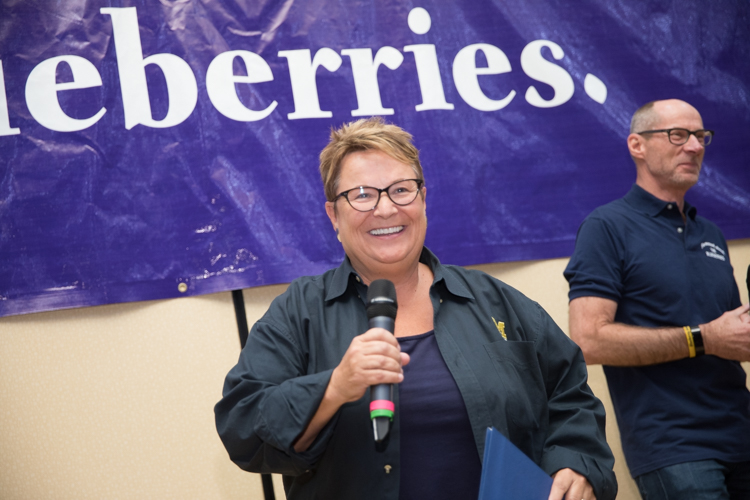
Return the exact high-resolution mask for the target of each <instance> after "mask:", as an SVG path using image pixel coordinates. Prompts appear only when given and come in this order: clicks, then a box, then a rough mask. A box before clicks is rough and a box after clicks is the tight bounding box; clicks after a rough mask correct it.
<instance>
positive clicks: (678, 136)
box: [636, 128, 714, 147]
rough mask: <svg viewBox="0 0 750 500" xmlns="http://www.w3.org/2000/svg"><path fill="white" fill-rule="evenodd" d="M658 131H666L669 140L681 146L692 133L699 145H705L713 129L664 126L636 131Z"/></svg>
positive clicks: (645, 132)
mask: <svg viewBox="0 0 750 500" xmlns="http://www.w3.org/2000/svg"><path fill="white" fill-rule="evenodd" d="M658 132H666V133H667V136H669V142H671V143H672V144H674V145H675V146H682V145H683V144H685V143H686V142H687V141H689V140H690V136H691V135H694V136H695V138H696V139H698V142H700V144H701V146H703V147H706V146H708V145H709V144H711V139H713V138H714V131H713V130H692V131H691V130H688V129H686V128H664V129H659V130H644V131H643V132H636V134H638V135H643V134H656V133H658Z"/></svg>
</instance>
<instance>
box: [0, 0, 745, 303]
mask: <svg viewBox="0 0 750 500" xmlns="http://www.w3.org/2000/svg"><path fill="white" fill-rule="evenodd" d="M748 26H750V3H748V2H746V1H740V0H736V1H729V0H724V1H716V2H711V3H708V4H707V3H705V2H701V1H699V0H680V1H677V0H675V1H671V2H669V1H667V2H629V1H624V0H622V1H610V0H582V1H579V2H561V1H553V0H525V1H523V2H501V1H497V0H496V1H494V2H493V1H485V0H439V1H438V0H435V1H431V0H425V1H423V2H419V3H413V2H407V1H399V0H388V1H384V2H357V1H354V2H330V1H326V0H310V1H298V2H293V1H292V0H268V1H236V2H224V1H211V0H203V1H190V0H184V1H168V0H163V1H161V2H147V1H138V2H129V1H121V2H116V1H111V2H95V1H89V2H81V1H77V0H76V1H74V0H62V1H59V0H58V1H54V2H53V1H45V0H25V1H22V2H18V1H10V0H3V1H2V6H0V316H5V315H11V314H20V313H28V312H34V311H44V310H51V309H59V308H67V307H78V306H88V305H97V304H105V303H114V302H124V301H134V300H146V299H156V298H166V297H176V296H184V295H194V294H203V293H209V292H216V291H223V290H230V289H237V288H244V287H253V286H259V285H267V284H273V283H283V282H289V281H291V280H292V279H294V278H296V277H298V276H301V275H308V274H317V273H320V272H322V271H324V270H326V269H329V268H331V267H333V266H336V265H338V264H339V262H340V261H341V259H342V258H343V252H342V250H341V247H340V244H339V243H338V242H337V241H336V237H335V234H334V232H333V229H332V228H331V224H330V222H329V221H328V219H327V217H326V215H325V212H324V208H323V204H324V202H325V198H324V195H323V188H322V183H321V181H320V177H319V174H318V170H317V168H318V162H317V157H318V154H319V152H320V150H321V149H322V148H323V147H324V146H325V144H326V143H327V140H328V135H329V133H330V129H331V127H336V126H339V125H340V124H342V123H344V122H347V121H351V120H354V119H357V118H359V117H363V116H372V115H382V116H384V117H385V119H386V120H387V121H390V122H393V123H396V124H398V125H400V126H402V127H404V128H405V129H406V130H408V131H410V132H411V133H412V134H413V135H414V137H415V143H416V145H417V147H418V148H419V149H420V151H421V157H422V163H423V165H424V168H425V177H426V186H427V193H428V196H427V212H428V217H429V229H428V234H427V245H428V246H429V247H430V248H431V249H432V250H433V251H434V252H435V253H436V254H437V255H438V256H439V257H440V258H441V260H442V261H443V262H445V263H452V264H462V265H467V264H480V263H488V262H497V261H511V260H527V259H543V258H553V257H562V256H567V255H570V254H571V252H572V250H573V246H574V241H575V235H576V231H577V229H578V226H579V224H580V223H581V221H582V220H583V218H584V217H585V216H586V215H587V214H588V213H589V212H590V211H591V210H593V209H594V208H595V207H597V206H599V205H601V204H604V203H606V202H609V201H611V200H613V199H615V198H618V197H620V196H622V195H624V194H625V193H626V192H627V191H628V189H629V188H630V186H631V185H632V183H633V182H634V179H635V170H634V167H633V164H632V161H631V160H630V158H629V156H628V153H627V149H626V145H625V138H626V136H627V134H628V127H629V120H630V117H631V115H632V113H633V111H635V109H636V108H638V107H639V106H640V105H642V104H644V103H646V102H648V101H651V100H654V99H662V98H669V97H675V98H681V99H684V100H686V101H688V102H690V103H692V104H693V105H694V106H695V107H696V108H698V110H699V111H701V113H702V115H703V119H704V124H705V126H706V128H711V129H714V130H715V131H716V134H715V139H714V141H713V143H712V144H711V145H710V146H709V148H708V150H707V153H706V158H705V161H704V170H703V172H702V174H701V181H700V183H699V184H698V185H697V186H696V187H694V188H693V189H692V190H691V191H690V192H689V193H688V200H689V201H690V202H691V203H693V204H694V205H696V206H697V207H698V210H699V213H700V214H702V215H704V216H706V217H708V218H709V219H711V220H713V221H714V222H716V223H717V224H718V225H719V226H720V227H721V228H722V230H723V231H724V233H725V235H726V236H727V238H729V239H732V238H746V237H750V168H749V166H750V148H748V147H747V141H748V137H750V105H749V104H748V100H749V99H750V92H749V90H750V70H749V69H748V68H749V66H748V61H750V30H749V29H748Z"/></svg>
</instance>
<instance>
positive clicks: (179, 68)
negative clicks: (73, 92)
mask: <svg viewBox="0 0 750 500" xmlns="http://www.w3.org/2000/svg"><path fill="white" fill-rule="evenodd" d="M99 12H101V13H102V14H104V15H109V16H111V17H112V32H113V35H114V40H115V50H116V51H117V70H118V72H119V73H120V87H121V90H122V104H123V108H124V110H125V128H126V129H128V130H130V129H131V128H133V127H135V126H136V125H138V124H142V125H145V126H147V127H154V128H167V127H174V126H175V125H179V124H180V123H182V122H184V121H185V120H186V119H187V117H188V116H190V114H191V113H192V112H193V110H194V109H195V105H196V103H197V102H198V85H197V84H196V82H195V75H194V74H193V71H192V70H191V69H190V66H189V65H188V63H186V62H185V61H183V60H182V59H180V58H179V57H177V56H176V55H174V54H153V55H150V56H148V57H147V58H145V59H144V58H143V49H142V48H141V37H140V34H139V32H138V14H137V13H136V9H135V7H123V8H116V7H106V8H102V9H99ZM149 64H154V65H156V66H158V67H159V68H160V69H161V71H162V73H163V74H164V79H165V80H166V82H167V96H168V108H167V116H165V117H164V118H163V119H162V120H154V118H153V116H152V114H151V103H150V102H149V98H148V84H147V82H146V70H145V68H146V66H147V65H149Z"/></svg>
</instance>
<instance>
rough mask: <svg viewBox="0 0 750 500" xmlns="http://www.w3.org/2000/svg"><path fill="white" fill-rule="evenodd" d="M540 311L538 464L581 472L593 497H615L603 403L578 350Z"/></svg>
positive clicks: (549, 469) (550, 471)
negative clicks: (544, 427)
mask: <svg viewBox="0 0 750 500" xmlns="http://www.w3.org/2000/svg"><path fill="white" fill-rule="evenodd" d="M539 310H540V321H541V325H540V329H539V330H538V331H539V332H540V335H539V337H538V338H537V356H538V357H539V360H540V365H541V367H542V371H543V376H544V379H545V386H546V390H547V400H548V403H547V404H548V411H549V432H548V434H547V438H546V440H545V443H544V454H543V457H542V463H541V467H542V469H544V470H545V471H546V472H547V473H548V474H550V475H552V474H554V473H555V472H557V471H558V470H560V469H564V468H570V469H573V470H574V471H576V472H578V473H579V474H582V475H583V476H585V477H586V478H587V479H588V481H589V483H590V484H591V486H592V487H593V488H594V493H595V494H596V498H597V500H614V498H615V497H616V495H617V480H616V478H615V474H614V471H613V470H612V468H613V466H614V462H615V460H614V457H613V455H612V451H611V450H610V448H609V445H608V444H607V438H606V433H605V414H604V406H603V405H602V403H601V401H599V399H598V398H597V397H596V396H594V394H593V392H591V389H590V388H589V386H588V371H587V369H586V363H585V361H584V359H583V354H582V353H581V349H580V348H579V347H578V346H577V345H576V344H575V343H574V342H573V341H572V340H570V339H569V338H568V337H567V336H566V335H565V333H563V332H562V330H560V328H559V327H558V326H557V325H556V324H555V322H554V321H553V320H552V318H550V317H549V315H548V314H547V313H546V312H544V310H542V309H541V307H540V308H539Z"/></svg>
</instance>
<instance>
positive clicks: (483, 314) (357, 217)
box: [215, 118, 617, 500]
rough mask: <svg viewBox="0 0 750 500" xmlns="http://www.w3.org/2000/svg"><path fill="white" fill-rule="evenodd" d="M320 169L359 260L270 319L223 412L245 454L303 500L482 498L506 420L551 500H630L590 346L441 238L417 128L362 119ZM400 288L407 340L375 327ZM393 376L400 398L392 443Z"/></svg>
mask: <svg viewBox="0 0 750 500" xmlns="http://www.w3.org/2000/svg"><path fill="white" fill-rule="evenodd" d="M320 159H321V163H320V171H321V176H322V178H323V182H324V185H325V192H326V198H327V201H326V203H325V210H326V213H327V214H328V217H329V218H330V220H331V224H332V225H333V229H334V230H335V231H336V232H337V233H338V236H339V239H340V241H341V244H342V246H343V248H344V250H345V252H346V259H345V260H344V262H343V263H342V264H341V266H340V267H338V268H337V269H333V270H330V271H328V272H326V273H324V274H322V275H320V276H314V277H305V278H300V279H298V280H296V281H294V282H293V283H292V284H291V285H290V286H289V288H288V290H287V291H286V292H285V293H284V294H283V295H281V296H280V297H278V298H277V299H276V300H275V301H274V302H273V304H272V305H271V307H270V309H269V310H268V312H266V314H265V315H264V317H263V318H262V319H261V320H260V321H258V322H257V323H256V324H255V325H254V326H253V330H252V333H251V334H250V336H249V338H248V341H247V344H246V346H245V348H244V349H243V351H242V354H241V356H240V360H239V362H238V364H237V365H236V366H235V367H234V368H233V369H232V370H231V371H230V373H229V374H228V375H227V378H226V381H225V385H224V398H223V399H222V400H221V401H220V402H219V403H218V404H217V405H216V409H215V411H216V424H217V429H218V431H219V435H220V436H221V438H222V441H223V442H224V445H225V447H226V448H227V450H228V451H229V454H230V457H231V458H232V460H233V461H234V462H235V463H237V465H239V466H240V467H242V468H243V469H246V470H248V471H252V472H276V473H281V474H284V483H285V487H286V493H287V497H288V498H289V499H306V498H357V499H369V498H373V499H375V498H378V499H383V498H386V499H401V500H409V499H421V498H431V499H436V500H442V499H445V500H447V499H463V498H466V499H475V498H477V496H478V491H479V479H480V475H481V467H482V466H481V461H480V456H481V452H482V450H483V449H484V438H485V431H486V429H487V427H495V428H496V429H498V430H500V431H501V432H502V433H503V434H505V435H506V436H507V437H508V438H509V439H510V440H511V441H512V442H513V443H514V444H515V445H516V446H518V447H519V448H520V449H521V451H523V452H524V453H525V454H526V455H528V456H529V457H530V458H531V459H532V460H533V461H534V462H535V463H537V464H538V465H539V466H540V467H541V468H542V469H543V470H544V471H545V472H547V473H548V474H550V475H552V476H554V482H553V486H552V491H551V492H550V495H549V498H550V500H561V499H562V498H563V496H564V495H567V498H575V499H584V500H591V499H594V498H598V499H600V500H606V499H613V498H614V497H615V494H616V492H617V485H616V482H615V478H614V473H613V471H612V466H613V463H614V459H613V458H612V453H611V451H610V449H609V447H608V446H607V444H606V442H605V435H604V410H603V407H602V405H601V403H600V402H599V400H598V399H597V398H596V397H595V396H594V395H593V394H592V392H591V390H590V389H589V387H588V385H587V383H586V380H587V371H586V366H585V363H584V360H583V356H582V354H581V351H580V349H579V348H578V347H577V346H576V345H575V344H574V343H573V342H571V341H570V340H569V339H568V337H567V336H566V335H565V334H564V333H563V332H562V331H561V330H560V329H559V328H558V327H557V325H555V323H554V321H553V320H552V319H551V318H550V317H549V315H548V314H547V313H546V312H545V311H544V310H542V309H541V307H539V305H538V304H537V303H535V302H533V301H531V300H529V299H528V298H526V297H525V296H523V295H522V294H521V293H519V292H518V291H516V290H515V289H513V288H511V287H509V286H508V285H506V284H504V283H502V282H500V281H498V280H496V279H494V278H492V277H491V276H489V275H487V274H485V273H482V272H480V271H470V270H466V269H463V268H461V267H457V266H445V265H442V264H441V263H440V261H439V260H438V259H437V257H435V255H434V254H432V252H430V251H429V250H428V249H427V248H426V247H425V246H424V240H425V234H426V231H427V216H426V188H425V187H424V177H423V174H422V167H421V164H420V162H419V154H418V152H417V150H416V148H415V147H414V145H413V144H412V142H411V135H410V134H408V133H407V132H405V131H404V130H402V129H400V128H399V127H397V126H395V125H389V124H386V123H384V122H383V121H382V120H381V119H379V118H372V119H369V120H359V121H357V122H353V123H349V124H347V125H344V126H342V127H341V128H340V129H339V130H335V131H333V132H332V133H331V141H330V143H329V144H328V146H326V148H325V149H324V150H323V152H322V153H321V155H320ZM383 279H385V280H389V281H391V282H392V283H393V285H394V287H395V290H396V296H397V297H398V314H397V315H396V318H395V328H394V334H393V335H392V334H391V333H390V332H388V331H386V330H384V329H382V328H368V318H367V313H366V308H365V301H364V298H365V297H366V296H367V295H368V288H369V286H370V285H371V284H373V282H374V281H375V280H383ZM374 288H375V287H374V286H373V289H374ZM363 332H364V333H363ZM378 384H396V387H397V390H395V391H394V393H393V395H394V398H393V399H394V401H393V403H394V406H395V416H394V417H393V422H392V431H391V432H390V435H389V438H388V440H387V441H386V442H385V443H384V445H383V446H379V447H377V448H376V447H375V446H374V444H373V434H372V424H371V423H370V412H369V410H370V406H369V405H368V402H369V401H370V398H369V393H370V391H371V386H373V385H378ZM572 409H575V411H572Z"/></svg>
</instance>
